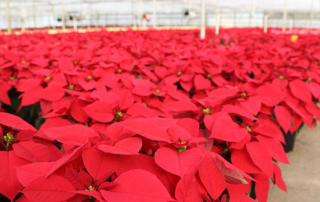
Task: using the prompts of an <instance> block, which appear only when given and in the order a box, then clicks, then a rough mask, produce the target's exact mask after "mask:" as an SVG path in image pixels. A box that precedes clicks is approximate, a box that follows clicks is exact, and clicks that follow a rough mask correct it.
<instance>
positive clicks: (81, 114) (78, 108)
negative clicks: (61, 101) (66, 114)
mask: <svg viewBox="0 0 320 202" xmlns="http://www.w3.org/2000/svg"><path fill="white" fill-rule="evenodd" d="M87 105H88V104H87V103H86V102H85V101H83V100H80V99H75V100H73V102H72V105H71V116H72V118H74V119H75V120H76V121H79V122H83V123H85V122H86V121H87V120H88V117H89V116H88V115H87V113H86V112H85V111H84V110H83V108H84V107H86V106H87Z"/></svg>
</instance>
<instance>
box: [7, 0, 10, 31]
mask: <svg viewBox="0 0 320 202" xmlns="http://www.w3.org/2000/svg"><path fill="white" fill-rule="evenodd" d="M7 24H8V27H7V30H8V34H11V16H10V5H9V0H7Z"/></svg>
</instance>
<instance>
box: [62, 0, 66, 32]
mask: <svg viewBox="0 0 320 202" xmlns="http://www.w3.org/2000/svg"><path fill="white" fill-rule="evenodd" d="M61 8H62V30H65V29H66V15H65V12H64V0H61Z"/></svg>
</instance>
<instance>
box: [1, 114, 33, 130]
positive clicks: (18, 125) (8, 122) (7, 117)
mask: <svg viewBox="0 0 320 202" xmlns="http://www.w3.org/2000/svg"><path fill="white" fill-rule="evenodd" d="M0 124H2V125H5V126H8V127H11V128H13V129H18V130H32V131H37V130H36V129H35V128H34V127H33V126H31V125H30V124H28V123H27V122H25V121H24V120H22V119H21V118H20V117H18V116H15V115H12V114H9V113H5V112H0Z"/></svg>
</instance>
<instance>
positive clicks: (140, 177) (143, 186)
mask: <svg viewBox="0 0 320 202" xmlns="http://www.w3.org/2000/svg"><path fill="white" fill-rule="evenodd" d="M114 182H115V183H116V184H117V185H116V186H115V187H114V188H112V189H110V190H109V191H104V190H102V191H101V194H102V196H103V198H104V199H105V200H107V201H108V202H119V201H126V202H136V201H139V202H149V201H153V202H167V201H175V200H174V199H173V198H171V197H170V195H169V193H168V191H167V190H166V188H165V187H164V186H163V184H162V183H161V182H160V181H159V179H158V178H157V177H156V176H155V175H153V174H151V173H149V172H147V171H144V170H140V169H136V170H131V171H128V172H125V173H123V174H121V175H120V176H119V177H118V178H117V179H116V180H115V181H114ZM137 182H139V183H137Z"/></svg>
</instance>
